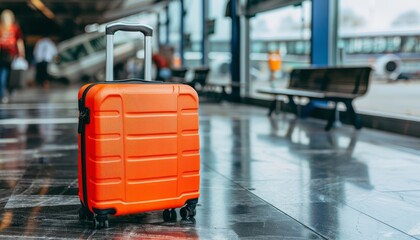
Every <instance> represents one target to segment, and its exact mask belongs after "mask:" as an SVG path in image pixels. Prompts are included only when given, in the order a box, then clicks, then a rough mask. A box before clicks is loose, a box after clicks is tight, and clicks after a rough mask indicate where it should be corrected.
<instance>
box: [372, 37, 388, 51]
mask: <svg viewBox="0 0 420 240" xmlns="http://www.w3.org/2000/svg"><path fill="white" fill-rule="evenodd" d="M373 46H374V47H373V48H374V50H373V51H374V52H375V53H383V52H385V50H386V39H385V38H384V37H376V38H375V40H374V45H373Z"/></svg>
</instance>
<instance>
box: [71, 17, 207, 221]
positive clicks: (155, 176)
mask: <svg viewBox="0 0 420 240" xmlns="http://www.w3.org/2000/svg"><path fill="white" fill-rule="evenodd" d="M119 30H125V31H140V32H142V33H143V34H144V35H145V48H146V49H145V61H146V64H145V68H146V69H145V70H146V72H145V79H146V80H149V79H150V78H151V77H150V76H151V73H150V71H151V44H150V43H151V42H150V39H151V36H152V29H151V28H150V27H147V26H144V25H127V24H111V25H108V26H107V29H106V34H107V67H106V75H107V81H106V82H101V83H92V84H88V85H85V86H83V87H82V88H81V89H80V91H79V98H78V99H79V111H80V115H79V129H78V132H79V156H78V158H79V169H78V170H79V175H78V177H79V179H78V180H79V197H80V200H81V203H82V207H81V209H80V211H79V217H80V218H81V219H86V218H87V219H88V220H92V222H93V227H94V228H100V227H108V225H109V223H108V217H107V216H108V214H112V215H125V214H133V213H140V212H146V211H154V210H161V209H162V210H164V211H163V218H164V220H165V221H174V220H176V215H177V214H176V212H175V208H180V207H182V208H181V209H180V215H181V217H182V218H183V219H186V218H193V217H194V216H195V207H196V204H197V201H198V197H199V181H200V155H199V135H198V96H197V93H196V92H195V90H194V89H192V88H191V87H189V86H187V85H183V84H168V83H161V82H155V81H145V80H136V79H131V80H124V81H110V80H112V75H113V72H112V66H113V63H112V58H113V57H112V42H113V39H112V37H113V34H114V33H115V32H116V31H119Z"/></svg>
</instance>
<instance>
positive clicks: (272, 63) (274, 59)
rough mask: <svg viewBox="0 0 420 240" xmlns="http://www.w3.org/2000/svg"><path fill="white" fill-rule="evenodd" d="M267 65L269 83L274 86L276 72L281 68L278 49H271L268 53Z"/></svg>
mask: <svg viewBox="0 0 420 240" xmlns="http://www.w3.org/2000/svg"><path fill="white" fill-rule="evenodd" d="M268 67H269V68H270V85H271V87H274V80H275V79H276V73H277V72H278V71H280V70H281V56H280V51H272V52H269V54H268Z"/></svg>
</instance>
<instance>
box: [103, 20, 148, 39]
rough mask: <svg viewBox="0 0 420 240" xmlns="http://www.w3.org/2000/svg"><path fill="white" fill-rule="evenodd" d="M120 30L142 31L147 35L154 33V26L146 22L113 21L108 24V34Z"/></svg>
mask: <svg viewBox="0 0 420 240" xmlns="http://www.w3.org/2000/svg"><path fill="white" fill-rule="evenodd" d="M118 31H128V32H141V33H143V34H144V36H146V37H151V36H152V35H153V28H152V27H150V26H148V25H144V24H132V23H111V24H109V25H107V26H106V30H105V32H106V35H114V34H115V33H116V32H118Z"/></svg>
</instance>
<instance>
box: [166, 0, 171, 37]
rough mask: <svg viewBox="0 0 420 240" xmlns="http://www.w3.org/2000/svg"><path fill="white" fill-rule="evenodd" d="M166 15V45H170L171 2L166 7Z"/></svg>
mask: <svg viewBox="0 0 420 240" xmlns="http://www.w3.org/2000/svg"><path fill="white" fill-rule="evenodd" d="M165 13H166V14H165V15H166V28H165V31H166V34H165V35H166V36H165V40H166V45H169V44H170V43H171V40H170V37H169V35H170V31H169V29H170V25H171V20H170V17H169V4H168V5H166V7H165Z"/></svg>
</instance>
